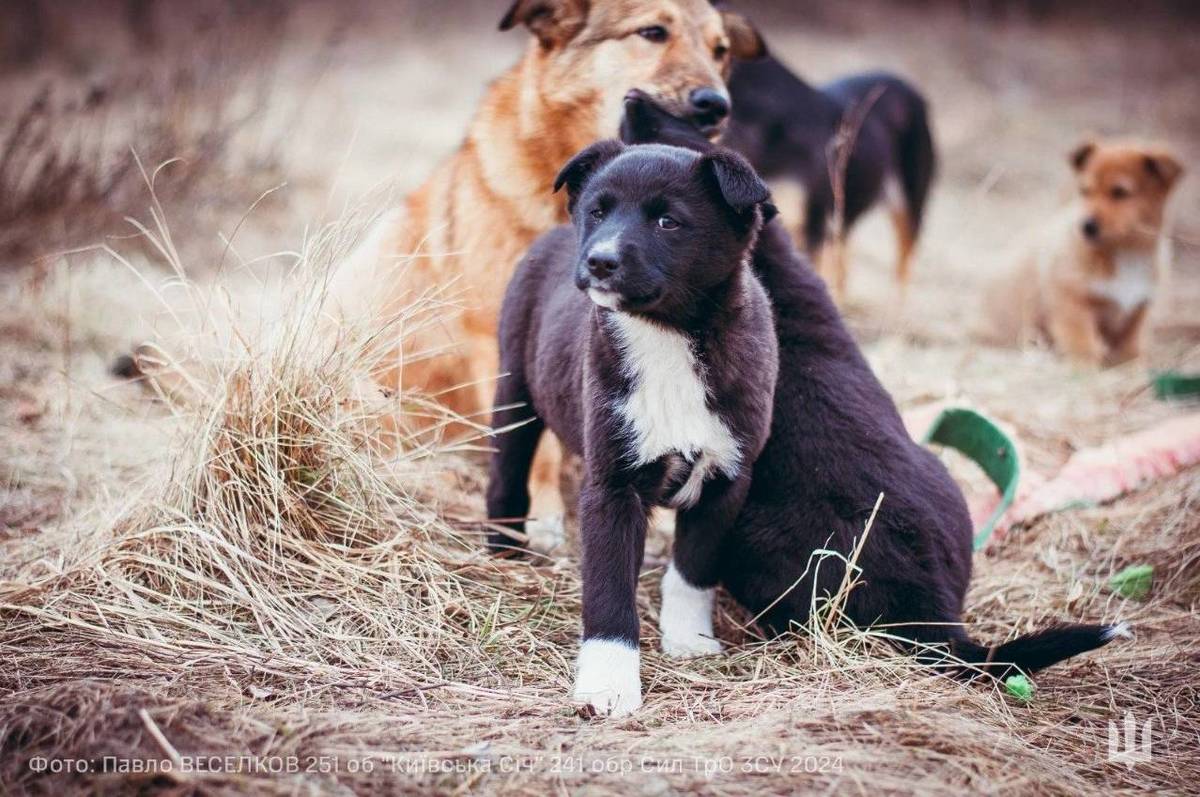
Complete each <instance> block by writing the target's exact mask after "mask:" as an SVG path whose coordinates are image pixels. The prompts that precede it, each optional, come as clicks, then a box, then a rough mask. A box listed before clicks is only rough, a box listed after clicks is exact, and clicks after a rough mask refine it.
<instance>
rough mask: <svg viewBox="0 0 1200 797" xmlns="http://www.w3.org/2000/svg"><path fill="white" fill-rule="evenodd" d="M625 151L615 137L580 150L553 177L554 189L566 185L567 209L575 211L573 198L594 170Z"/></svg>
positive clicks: (574, 198) (575, 197)
mask: <svg viewBox="0 0 1200 797" xmlns="http://www.w3.org/2000/svg"><path fill="white" fill-rule="evenodd" d="M624 151H625V145H624V144H622V143H621V142H620V141H617V140H616V139H611V138H606V139H602V140H600V141H597V142H596V143H595V144H592V145H590V146H588V147H587V148H585V149H583V150H580V151H579V152H577V153H576V154H575V156H574V157H573V158H571V160H569V161H567V164H566V165H565V166H563V167H562V170H561V171H559V173H558V176H557V177H555V178H554V191H555V192H556V193H557V192H558V189H560V188H562V187H563V186H566V187H567V210H568V212H572V213H573V212H574V211H575V200H577V199H578V198H579V193H580V192H581V191H582V190H583V187H584V186H585V185H586V184H587V181H588V180H589V179H590V178H591V176H592V175H593V174H595V173H596V170H597V169H599V168H600V167H601V166H603V165H604V164H606V163H608V162H609V161H610V160H612V159H613V158H615V157H617V156H618V155H620V154H621V153H622V152H624Z"/></svg>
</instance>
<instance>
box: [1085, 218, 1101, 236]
mask: <svg viewBox="0 0 1200 797" xmlns="http://www.w3.org/2000/svg"><path fill="white" fill-rule="evenodd" d="M1099 234H1100V224H1099V222H1097V221H1096V220H1095V219H1088V220H1087V221H1085V222H1084V223H1083V237H1084V238H1087V239H1088V240H1089V241H1094V240H1096V236H1098V235H1099Z"/></svg>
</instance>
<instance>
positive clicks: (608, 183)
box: [487, 141, 778, 715]
mask: <svg viewBox="0 0 1200 797" xmlns="http://www.w3.org/2000/svg"><path fill="white" fill-rule="evenodd" d="M564 185H565V186H566V188H567V191H568V196H569V207H570V209H571V213H572V218H573V221H574V224H575V228H576V230H577V235H576V234H572V230H571V228H569V227H560V228H558V229H556V230H553V231H551V232H549V233H547V234H546V235H544V236H542V238H540V239H539V240H538V241H537V242H536V243H535V244H534V245H533V247H532V249H530V251H529V254H528V255H526V257H525V259H524V260H523V261H522V262H521V263H520V265H519V266H518V267H517V271H516V274H515V275H514V276H513V279H512V282H511V283H509V287H508V291H507V293H506V294H505V298H504V304H503V307H502V309H501V315H500V359H501V372H502V373H503V372H507V375H506V376H504V377H502V378H501V379H500V381H499V384H498V387H497V390H496V404H495V407H496V409H495V412H494V415H493V428H496V429H500V430H503V429H505V428H509V429H510V430H509V431H507V432H505V433H503V434H500V435H499V436H498V437H497V440H496V446H497V450H496V453H495V455H494V456H493V458H492V464H491V474H490V478H491V482H490V484H489V486H488V501H487V509H488V516H489V517H491V518H496V519H507V520H508V521H509V525H510V526H511V527H512V528H515V529H517V530H518V531H519V530H520V529H521V527H522V524H521V522H520V521H513V520H512V519H514V518H521V517H524V515H525V513H526V512H527V511H528V508H529V493H528V488H527V486H526V483H527V480H528V476H529V468H530V464H531V461H532V458H533V453H534V449H535V447H536V446H537V441H538V438H539V436H540V435H541V433H542V431H543V429H544V428H546V427H548V428H549V429H550V430H551V431H553V432H554V433H555V434H556V435H558V437H559V439H561V440H562V441H563V443H564V444H565V445H566V447H567V448H568V449H569V450H571V451H573V452H575V453H577V454H582V455H583V459H584V478H583V484H582V487H581V494H580V499H579V518H580V525H581V532H580V538H581V543H582V553H583V645H582V647H581V649H580V652H579V662H578V674H577V678H576V683H575V696H576V698H577V699H579V700H582V701H587V702H589V703H590V704H591V705H592V706H593V707H594V708H595V709H596V710H597V711H599V712H600V713H605V714H613V715H620V714H627V713H629V712H630V711H633V710H634V709H636V708H637V707H638V706H639V705H641V684H640V680H639V665H638V617H637V609H636V606H635V599H636V590H637V581H638V571H639V570H640V569H641V563H642V554H643V548H644V543H645V535H646V527H647V513H648V512H649V511H650V509H651V507H653V506H656V505H657V506H672V507H675V508H677V509H678V515H677V522H676V543H675V557H674V561H673V563H672V566H671V568H670V570H669V571H668V573H667V575H666V577H665V578H664V586H663V602H664V606H663V613H662V616H663V629H662V630H663V646H664V649H666V651H667V652H668V653H670V654H673V655H695V654H703V653H709V652H714V651H715V650H719V649H720V646H719V644H718V643H717V642H716V641H715V640H714V639H712V618H711V610H712V594H713V587H714V586H715V585H716V575H715V573H716V568H717V563H716V562H715V561H714V555H715V552H716V550H717V549H718V548H719V547H720V544H721V535H722V534H723V533H724V532H725V531H726V529H727V528H728V527H729V525H730V524H731V523H732V522H733V520H734V518H735V517H737V514H738V511H739V510H740V508H741V504H742V500H743V499H744V497H745V495H746V491H747V489H748V487H749V481H750V478H749V477H750V467H751V465H752V463H753V462H754V459H755V457H757V456H758V452H759V451H760V450H761V449H762V446H763V443H764V442H765V441H766V437H767V430H768V429H769V427H770V415H771V397H772V395H773V392H774V389H775V374H776V371H777V367H778V359H777V356H776V346H775V341H776V338H775V332H774V330H773V329H772V327H771V309H770V305H769V303H768V302H767V298H766V294H765V293H764V292H763V289H762V286H761V285H760V284H759V283H758V280H757V279H756V278H755V277H754V274H753V272H752V271H751V270H750V265H749V257H750V250H751V248H752V247H753V245H754V241H755V238H756V237H757V235H758V230H759V228H760V227H761V225H762V209H761V206H762V204H763V203H764V202H766V200H767V198H768V193H767V189H766V186H764V185H763V183H762V182H761V181H760V180H759V179H758V177H757V176H756V175H755V174H754V171H753V170H752V169H751V168H750V165H749V164H748V163H746V161H745V160H744V159H743V158H742V157H741V156H739V155H736V154H734V153H732V152H721V151H714V152H710V153H707V154H705V155H699V154H697V153H696V152H694V151H692V150H689V149H679V148H675V147H665V146H661V145H652V146H646V147H626V146H625V145H623V144H621V143H620V142H619V141H601V142H598V143H596V144H593V145H592V146H590V147H588V148H587V149H585V150H584V151H582V152H580V153H579V154H578V155H576V156H575V157H574V158H573V159H572V160H571V161H570V162H569V163H568V164H567V165H566V166H565V167H563V169H562V172H561V173H560V174H559V176H558V179H557V181H556V184H555V189H556V190H557V189H558V188H559V187H561V186H564ZM517 424H521V425H517ZM514 425H515V426H514ZM491 544H492V546H493V547H494V548H500V547H503V546H505V545H507V544H509V538H508V537H506V536H505V535H494V536H493V537H492V538H491Z"/></svg>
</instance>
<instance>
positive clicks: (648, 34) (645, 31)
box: [638, 25, 667, 44]
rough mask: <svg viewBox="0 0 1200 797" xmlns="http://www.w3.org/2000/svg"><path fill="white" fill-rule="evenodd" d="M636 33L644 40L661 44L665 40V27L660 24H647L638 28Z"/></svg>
mask: <svg viewBox="0 0 1200 797" xmlns="http://www.w3.org/2000/svg"><path fill="white" fill-rule="evenodd" d="M638 35H639V36H641V37H642V38H643V39H645V40H646V41H650V42H654V43H655V44H661V43H662V42H665V41H666V40H667V29H666V28H664V27H663V26H662V25H647V26H646V27H644V28H638Z"/></svg>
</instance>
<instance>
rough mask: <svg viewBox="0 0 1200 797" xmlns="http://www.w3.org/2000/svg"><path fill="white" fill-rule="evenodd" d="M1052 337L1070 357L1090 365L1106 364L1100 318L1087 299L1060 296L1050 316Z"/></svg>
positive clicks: (1061, 350)
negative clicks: (1098, 318) (1098, 322)
mask: <svg viewBox="0 0 1200 797" xmlns="http://www.w3.org/2000/svg"><path fill="white" fill-rule="evenodd" d="M1049 326H1050V336H1051V337H1052V338H1053V339H1054V347H1055V348H1056V349H1058V350H1059V351H1060V352H1062V353H1063V354H1065V355H1067V356H1068V357H1070V358H1072V359H1075V360H1079V361H1080V362H1084V363H1088V364H1090V365H1100V364H1101V363H1102V362H1103V361H1104V354H1105V349H1106V347H1105V345H1104V339H1103V338H1102V337H1100V328H1099V326H1098V325H1097V323H1096V316H1095V314H1094V313H1093V312H1092V308H1091V307H1090V306H1089V305H1088V303H1087V301H1086V300H1083V299H1081V298H1078V297H1075V296H1060V297H1058V299H1057V301H1055V302H1054V310H1053V313H1052V315H1051V317H1050V324H1049Z"/></svg>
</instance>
